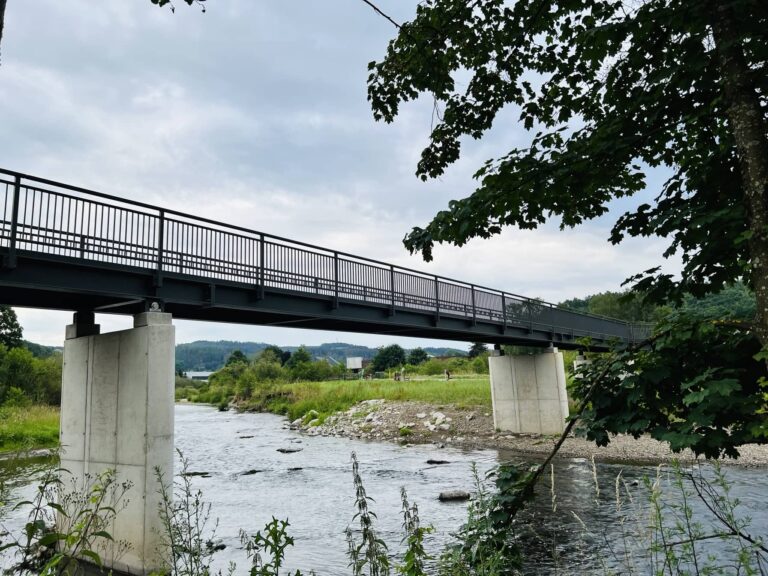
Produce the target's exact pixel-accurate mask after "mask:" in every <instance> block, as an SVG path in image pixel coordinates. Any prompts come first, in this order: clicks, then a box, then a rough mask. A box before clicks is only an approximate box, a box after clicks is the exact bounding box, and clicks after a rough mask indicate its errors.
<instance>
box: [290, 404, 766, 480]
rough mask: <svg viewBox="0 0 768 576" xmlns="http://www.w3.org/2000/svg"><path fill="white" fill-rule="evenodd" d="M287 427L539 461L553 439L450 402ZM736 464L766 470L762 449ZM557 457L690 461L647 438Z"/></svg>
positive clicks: (570, 446)
mask: <svg viewBox="0 0 768 576" xmlns="http://www.w3.org/2000/svg"><path fill="white" fill-rule="evenodd" d="M289 426H290V427H291V428H293V429H297V430H301V431H302V432H304V433H306V434H308V435H312V436H315V435H319V436H336V437H343V438H356V439H363V440H373V441H385V442H397V443H399V444H434V445H437V446H440V447H445V446H452V447H455V448H462V449H467V450H477V449H489V448H490V449H496V450H500V451H508V452H510V453H511V454H514V455H520V456H530V457H532V458H534V459H537V458H544V457H545V456H546V455H547V454H549V452H550V451H551V450H552V448H553V447H554V444H555V442H556V441H557V439H558V438H557V437H556V436H541V435H533V434H510V433H505V432H498V431H495V430H494V428H493V417H492V414H491V410H490V408H489V407H488V406H485V405H479V406H478V405H475V406H471V405H466V404H463V405H461V406H456V405H453V404H450V403H447V402H445V403H440V404H435V403H428V402H418V401H391V400H386V399H371V400H365V401H363V402H360V403H358V404H355V405H354V406H352V407H351V408H349V409H347V410H345V411H343V412H338V413H336V414H334V415H331V416H329V417H326V418H325V420H324V421H323V422H322V423H320V422H319V421H318V420H316V414H314V413H312V412H308V413H305V414H304V415H302V416H301V417H299V418H298V419H295V420H293V421H292V422H291V423H290V424H289ZM740 453H741V457H740V458H739V459H738V460H731V459H728V460H724V463H727V464H735V465H738V466H749V467H758V466H760V467H762V466H768V446H767V445H754V444H750V445H746V446H743V447H742V448H740ZM558 455H559V457H561V458H587V459H591V458H594V459H595V460H597V461H600V462H622V463H636V464H658V463H665V462H671V461H672V460H679V461H682V462H693V461H694V460H696V458H695V456H694V454H693V453H692V452H690V451H684V452H680V453H674V452H672V451H671V450H670V449H669V447H668V445H667V444H666V443H663V442H658V441H656V440H654V439H652V438H650V437H647V436H643V437H641V438H638V439H635V438H633V437H631V436H625V435H621V436H615V437H613V438H612V440H611V443H610V444H609V445H608V446H605V447H598V446H596V445H595V444H594V442H590V441H588V440H586V439H585V438H579V437H575V436H571V437H569V438H568V439H566V441H565V443H564V444H563V446H562V447H561V449H560V452H559V453H558Z"/></svg>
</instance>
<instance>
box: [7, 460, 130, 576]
mask: <svg viewBox="0 0 768 576" xmlns="http://www.w3.org/2000/svg"><path fill="white" fill-rule="evenodd" d="M68 475H69V473H68V472H67V471H66V470H62V469H58V470H57V469H48V471H47V472H46V473H45V474H44V476H43V478H42V480H41V483H40V485H39V486H38V488H37V493H36V494H35V497H34V498H33V500H31V501H23V502H18V503H16V504H15V505H14V508H15V509H18V508H24V507H27V508H28V509H29V515H28V520H27V523H26V524H25V526H24V529H23V530H22V532H21V534H18V535H17V534H11V533H9V532H8V531H6V530H5V529H4V528H3V526H2V524H0V558H3V556H5V557H7V558H9V559H10V566H9V567H7V568H5V569H4V570H3V574H7V575H12V574H13V575H19V576H74V575H75V574H78V573H79V572H78V571H79V568H80V567H81V565H82V563H83V561H86V562H88V563H91V564H95V565H96V566H97V567H100V566H101V564H102V561H101V559H102V558H104V557H106V554H110V555H112V556H113V557H114V558H116V559H119V558H120V556H122V555H123V554H124V553H125V552H126V551H127V550H128V545H127V543H125V542H116V541H114V539H113V538H112V536H111V535H110V533H109V531H108V530H109V529H110V526H111V525H112V523H113V521H114V519H115V518H116V517H117V515H118V514H120V512H121V511H122V510H123V509H124V508H125V506H126V505H127V501H126V500H125V495H126V493H127V492H128V490H129V489H130V488H131V485H130V483H126V482H122V483H121V482H118V481H117V480H116V478H115V473H114V471H113V470H106V471H104V472H102V473H101V474H98V475H96V476H90V475H86V477H85V478H84V481H83V482H82V483H79V484H78V483H75V482H74V480H73V481H72V483H71V485H67V483H66V482H65V481H64V480H63V479H64V478H67V477H68ZM0 505H2V503H0Z"/></svg>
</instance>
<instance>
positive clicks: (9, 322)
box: [0, 304, 23, 348]
mask: <svg viewBox="0 0 768 576" xmlns="http://www.w3.org/2000/svg"><path fill="white" fill-rule="evenodd" d="M22 335H23V333H22V329H21V325H20V324H19V319H18V318H17V317H16V312H15V311H14V309H13V308H11V307H10V306H6V305H5V304H0V344H2V345H4V346H5V347H6V348H19V347H21V346H22V344H23V341H22Z"/></svg>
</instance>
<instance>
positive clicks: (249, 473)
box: [240, 468, 264, 476]
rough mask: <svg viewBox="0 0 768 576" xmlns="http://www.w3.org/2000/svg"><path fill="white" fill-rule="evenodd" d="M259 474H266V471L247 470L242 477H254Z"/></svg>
mask: <svg viewBox="0 0 768 576" xmlns="http://www.w3.org/2000/svg"><path fill="white" fill-rule="evenodd" d="M259 472H264V470H256V469H255V468H254V469H253V470H246V471H245V472H243V473H242V474H240V476H253V475H254V474H258V473H259Z"/></svg>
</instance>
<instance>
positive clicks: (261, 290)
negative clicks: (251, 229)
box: [258, 234, 267, 300]
mask: <svg viewBox="0 0 768 576" xmlns="http://www.w3.org/2000/svg"><path fill="white" fill-rule="evenodd" d="M266 254H267V250H266V246H265V245H264V234H259V291H258V299H259V300H264V287H265V284H266V277H265V275H264V260H265V258H266Z"/></svg>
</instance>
